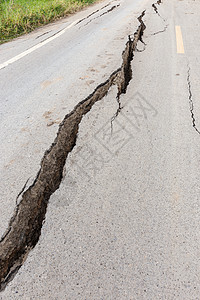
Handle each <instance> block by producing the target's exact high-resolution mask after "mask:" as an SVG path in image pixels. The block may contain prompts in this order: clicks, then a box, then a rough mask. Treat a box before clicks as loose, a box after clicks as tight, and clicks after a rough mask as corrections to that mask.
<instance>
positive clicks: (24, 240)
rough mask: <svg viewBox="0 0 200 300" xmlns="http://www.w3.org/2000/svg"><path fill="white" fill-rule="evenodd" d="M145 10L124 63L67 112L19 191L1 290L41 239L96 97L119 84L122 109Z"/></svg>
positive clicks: (6, 238)
mask: <svg viewBox="0 0 200 300" xmlns="http://www.w3.org/2000/svg"><path fill="white" fill-rule="evenodd" d="M144 14H145V11H144V12H143V13H142V14H141V16H140V17H139V18H138V20H139V22H140V25H139V27H138V29H137V31H136V32H135V34H134V38H133V39H131V38H130V36H129V38H128V41H127V43H126V45H125V50H124V51H123V53H122V65H121V67H120V68H118V69H117V70H116V71H114V72H113V73H112V74H111V75H110V77H109V78H108V79H107V80H106V81H105V82H103V83H102V84H100V85H99V86H98V87H97V88H96V89H95V90H94V91H93V93H92V94H91V95H89V96H88V97H87V98H86V99H84V100H83V101H81V102H80V103H78V105H77V106H76V107H75V108H74V109H73V111H72V112H70V113H69V114H68V115H66V116H65V118H64V120H63V121H62V123H61V124H60V125H59V130H58V133H57V136H56V138H55V140H54V142H53V143H52V145H51V147H50V148H49V150H47V151H46V152H45V153H44V156H43V158H42V161H41V167H40V170H39V172H38V174H37V176H36V179H35V180H34V182H33V184H32V185H31V186H29V187H28V189H26V190H25V188H26V184H27V183H26V184H25V185H24V187H23V189H22V191H21V192H20V193H19V195H21V201H20V203H18V204H17V206H16V209H15V212H14V214H13V216H12V218H11V219H10V222H9V225H8V228H7V230H6V232H5V234H4V235H3V237H2V239H1V240H0V291H2V290H3V289H5V287H6V285H7V283H8V282H9V281H10V280H12V279H13V277H14V276H15V274H16V273H17V272H18V270H19V268H20V267H21V266H22V265H23V263H24V261H25V259H26V257H27V255H28V254H29V252H30V251H31V249H33V248H34V247H35V245H36V244H37V242H38V240H39V237H40V234H41V229H42V225H43V222H44V219H45V214H46V210H47V205H48V201H49V198H50V196H51V195H52V194H53V193H54V192H55V191H56V190H57V189H58V188H59V186H60V183H61V180H62V177H63V168H64V166H65V162H66V159H67V157H68V154H69V153H70V152H71V151H72V150H73V148H74V146H75V145H76V140H77V135H78V131H79V124H80V123H81V120H82V118H83V116H84V115H85V114H87V113H88V112H89V111H90V110H91V108H92V106H93V105H94V104H95V103H96V102H97V101H100V100H101V99H103V98H104V97H105V96H106V94H107V93H108V91H109V89H110V88H111V86H113V85H117V87H118V93H117V100H118V103H119V108H118V112H117V114H118V113H119V112H120V110H121V103H120V95H121V94H122V93H124V94H125V93H126V89H127V86H128V84H129V82H130V80H131V78H132V69H131V61H132V59H133V52H134V51H135V49H136V46H137V42H138V40H140V41H141V42H143V40H142V36H143V32H144V30H145V28H146V26H145V24H144V22H143V21H142V17H143V16H144ZM143 43H144V42H143ZM24 190H25V191H24ZM19 195H18V196H19Z"/></svg>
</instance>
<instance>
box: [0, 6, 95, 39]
mask: <svg viewBox="0 0 200 300" xmlns="http://www.w3.org/2000/svg"><path fill="white" fill-rule="evenodd" d="M95 1H97V0H0V43H1V44H2V43H4V42H6V41H9V40H10V39H12V38H15V37H17V36H19V35H21V34H24V33H28V32H30V31H32V30H34V29H35V28H37V27H39V26H41V25H44V24H47V23H50V22H51V21H54V20H56V19H58V18H60V17H63V16H67V15H69V14H71V13H74V12H76V11H78V10H80V9H81V8H82V7H85V6H87V5H89V4H91V3H94V2H95Z"/></svg>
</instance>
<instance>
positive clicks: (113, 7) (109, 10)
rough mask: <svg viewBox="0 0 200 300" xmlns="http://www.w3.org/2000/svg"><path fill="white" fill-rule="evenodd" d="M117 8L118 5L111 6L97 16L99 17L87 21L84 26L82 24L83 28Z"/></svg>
mask: <svg viewBox="0 0 200 300" xmlns="http://www.w3.org/2000/svg"><path fill="white" fill-rule="evenodd" d="M119 6H120V4H117V5H113V6H112V7H111V8H109V9H108V10H107V11H105V12H104V13H102V14H101V15H99V16H97V17H95V18H93V19H91V20H89V21H88V22H87V23H86V24H84V25H83V26H87V25H88V24H90V23H91V22H92V21H94V20H96V19H99V18H101V17H102V16H104V15H106V14H108V13H110V12H111V11H113V10H114V9H115V8H117V7H119ZM80 28H81V27H79V29H80Z"/></svg>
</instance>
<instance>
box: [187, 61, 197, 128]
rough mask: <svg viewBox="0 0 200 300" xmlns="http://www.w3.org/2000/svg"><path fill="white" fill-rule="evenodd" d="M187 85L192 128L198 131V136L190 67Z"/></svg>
mask: <svg viewBox="0 0 200 300" xmlns="http://www.w3.org/2000/svg"><path fill="white" fill-rule="evenodd" d="M187 83H188V92H189V105H190V113H191V117H192V126H193V127H194V129H195V130H196V132H197V133H198V134H200V131H199V130H198V128H197V127H196V120H195V116H194V103H193V96H192V89H191V81H190V67H189V66H188V73H187Z"/></svg>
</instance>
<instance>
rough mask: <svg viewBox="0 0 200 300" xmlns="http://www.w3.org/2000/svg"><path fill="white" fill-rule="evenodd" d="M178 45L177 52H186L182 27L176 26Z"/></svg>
mask: <svg viewBox="0 0 200 300" xmlns="http://www.w3.org/2000/svg"><path fill="white" fill-rule="evenodd" d="M176 46H177V53H182V54H183V53H184V46H183V37H182V33H181V27H180V26H176Z"/></svg>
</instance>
